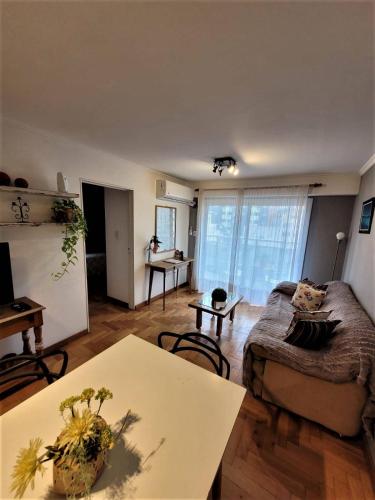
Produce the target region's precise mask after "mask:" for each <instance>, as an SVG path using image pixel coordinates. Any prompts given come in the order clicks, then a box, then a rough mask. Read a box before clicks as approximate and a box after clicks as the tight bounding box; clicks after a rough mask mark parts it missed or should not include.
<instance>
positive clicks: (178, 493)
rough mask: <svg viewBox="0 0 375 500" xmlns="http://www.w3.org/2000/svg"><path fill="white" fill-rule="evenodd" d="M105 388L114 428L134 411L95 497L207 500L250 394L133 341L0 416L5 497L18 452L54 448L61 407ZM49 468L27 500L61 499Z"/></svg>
mask: <svg viewBox="0 0 375 500" xmlns="http://www.w3.org/2000/svg"><path fill="white" fill-rule="evenodd" d="M102 386H105V387H107V388H108V389H110V390H111V391H112V392H113V399H112V400H109V401H105V403H104V404H103V409H102V411H101V414H102V416H103V417H104V418H105V419H106V421H107V422H108V423H109V424H111V425H115V424H116V423H118V422H120V421H121V419H122V418H123V417H124V416H125V415H126V413H127V412H128V410H130V411H131V416H132V418H131V420H132V422H133V423H132V424H131V425H130V427H128V428H127V430H126V432H125V434H124V440H123V441H121V442H119V443H118V444H117V445H116V446H115V447H114V448H113V449H112V450H111V451H110V454H109V460H108V462H109V463H108V465H107V466H106V468H105V469H104V472H103V474H102V476H101V477H100V479H99V480H98V482H97V483H96V484H95V486H94V487H93V490H92V497H93V498H103V499H105V498H111V499H113V498H143V499H146V498H154V499H155V498H159V499H167V498H170V499H172V498H173V499H182V498H184V499H203V498H207V496H208V495H209V492H210V489H211V486H212V484H213V482H214V479H215V476H216V475H217V472H218V470H220V466H221V460H222V457H223V453H224V450H225V447H226V445H227V442H228V440H229V437H230V434H231V431H232V428H233V425H234V422H235V420H236V417H237V414H238V412H239V409H240V407H241V404H242V401H243V398H244V395H245V389H244V388H243V387H241V386H239V385H236V384H234V383H232V382H230V381H227V380H225V379H223V378H221V377H219V376H217V375H215V374H214V373H211V372H209V371H207V370H205V369H203V368H201V367H199V366H196V365H195V364H193V363H191V362H189V361H186V360H184V359H182V358H179V357H178V356H176V355H174V354H171V353H169V352H167V351H165V350H163V349H161V348H159V347H156V346H155V345H153V344H151V343H149V342H147V341H145V340H142V339H139V338H138V337H136V336H134V335H129V336H128V337H126V338H125V339H123V340H121V341H120V342H118V343H116V344H114V345H113V346H112V347H110V348H109V349H106V350H105V351H103V352H102V353H100V354H98V355H97V356H95V357H94V358H92V359H91V360H90V361H88V362H86V363H84V364H83V365H81V366H80V367H78V368H76V369H75V370H73V371H72V372H70V373H68V374H67V375H65V376H64V377H63V378H61V379H60V380H57V381H56V382H55V383H53V384H52V385H50V386H48V387H46V388H44V389H43V390H41V391H40V392H38V393H37V394H35V395H34V396H32V397H30V398H29V399H27V400H26V401H24V402H23V403H21V404H19V405H18V406H16V407H15V408H14V409H12V410H10V411H8V412H7V413H5V414H4V415H3V416H2V417H0V432H1V435H0V438H1V441H0V445H1V464H0V465H1V478H0V481H1V485H0V492H1V498H2V499H7V498H12V494H11V492H10V483H11V472H12V468H13V465H14V463H15V460H16V456H17V454H18V452H19V450H20V448H22V447H27V446H28V443H29V440H30V439H31V438H36V437H40V438H42V440H43V443H44V445H50V444H53V443H54V442H55V439H56V437H57V435H58V434H59V433H60V431H61V429H62V427H63V426H64V422H63V420H62V418H61V416H60V412H59V410H58V407H59V403H60V402H61V401H62V400H64V399H65V398H67V397H69V396H71V395H75V394H80V393H81V391H82V390H83V389H84V388H87V387H93V388H94V389H99V388H100V387H102ZM46 465H47V471H46V472H45V474H44V475H43V477H42V476H40V475H39V476H37V477H36V481H35V488H34V490H32V489H31V488H30V487H29V488H28V489H27V491H26V493H25V495H24V497H25V498H55V497H54V495H53V494H52V491H51V485H52V462H51V461H50V462H46ZM216 477H217V476H216ZM60 498H61V497H60Z"/></svg>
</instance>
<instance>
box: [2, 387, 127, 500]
mask: <svg viewBox="0 0 375 500" xmlns="http://www.w3.org/2000/svg"><path fill="white" fill-rule="evenodd" d="M112 397H113V395H112V393H111V391H109V390H108V389H106V388H105V387H102V388H101V389H99V390H98V391H97V392H95V390H94V389H92V388H88V389H84V390H83V391H82V393H81V394H80V395H79V396H71V397H69V398H68V399H65V400H64V401H62V402H61V404H60V413H61V416H62V417H63V419H64V421H65V427H64V428H63V430H62V431H61V433H60V434H59V436H58V437H57V439H56V441H55V443H54V444H53V445H52V446H46V447H45V449H46V451H44V453H43V452H42V453H39V450H40V448H41V447H42V444H43V443H42V440H41V439H40V438H36V439H31V440H30V444H29V447H28V448H23V449H21V450H20V452H19V454H18V457H17V461H16V464H15V466H14V469H13V473H12V486H11V489H12V491H13V492H14V494H15V495H16V497H18V498H21V497H22V496H23V495H24V493H25V491H26V489H27V487H28V486H29V485H31V488H32V489H33V488H34V481H35V476H36V474H37V473H38V472H39V473H41V474H43V472H44V470H45V466H44V463H45V462H47V461H48V460H53V490H54V492H55V493H59V494H65V495H66V496H70V497H71V496H73V497H74V496H76V495H80V496H85V497H88V496H89V494H90V490H91V488H92V486H93V485H94V484H95V482H96V481H97V479H98V478H99V477H100V475H101V473H102V471H103V468H104V466H105V463H106V458H107V453H108V450H109V449H110V448H112V446H113V445H114V443H115V441H116V439H117V438H118V437H119V436H120V434H121V432H122V429H123V427H124V425H125V422H126V418H125V420H124V422H123V425H122V428H121V429H120V431H119V433H118V434H117V436H114V433H113V431H112V429H111V427H110V426H109V425H108V424H107V422H106V421H105V420H104V418H103V417H101V416H100V414H99V413H100V410H101V407H102V404H103V402H104V401H106V400H108V399H112ZM93 400H95V401H96V405H95V406H96V409H94V408H93V407H92V401H93ZM81 405H82V406H81ZM128 414H129V412H128Z"/></svg>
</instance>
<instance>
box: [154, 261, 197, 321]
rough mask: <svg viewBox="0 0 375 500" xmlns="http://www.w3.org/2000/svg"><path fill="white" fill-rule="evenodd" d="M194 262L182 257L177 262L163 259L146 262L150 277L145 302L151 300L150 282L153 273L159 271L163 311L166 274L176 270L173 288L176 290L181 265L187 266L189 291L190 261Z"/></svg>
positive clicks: (190, 277)
mask: <svg viewBox="0 0 375 500" xmlns="http://www.w3.org/2000/svg"><path fill="white" fill-rule="evenodd" d="M193 262H194V259H189V258H187V259H184V260H182V261H181V262H179V263H172V262H165V261H164V260H158V261H155V262H147V264H146V267H149V268H150V278H149V284H148V299H147V304H150V302H151V292H152V284H153V281H154V273H155V272H159V273H162V274H163V311H165V295H166V293H165V278H166V275H167V274H168V273H169V272H171V271H177V280H176V285H175V290H176V292H177V289H178V276H179V270H180V269H181V268H182V267H185V266H187V272H188V276H187V279H188V282H189V287H190V291H191V279H192V267H191V266H192V263H193Z"/></svg>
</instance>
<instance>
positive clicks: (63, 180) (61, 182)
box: [57, 172, 69, 193]
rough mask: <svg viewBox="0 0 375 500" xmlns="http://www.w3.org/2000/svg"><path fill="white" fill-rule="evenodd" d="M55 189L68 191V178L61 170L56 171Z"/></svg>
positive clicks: (61, 191)
mask: <svg viewBox="0 0 375 500" xmlns="http://www.w3.org/2000/svg"><path fill="white" fill-rule="evenodd" d="M57 191H59V192H60V193H67V192H68V191H69V184H68V178H67V177H66V175H64V174H63V173H62V172H57Z"/></svg>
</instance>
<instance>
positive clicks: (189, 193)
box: [156, 179, 194, 207]
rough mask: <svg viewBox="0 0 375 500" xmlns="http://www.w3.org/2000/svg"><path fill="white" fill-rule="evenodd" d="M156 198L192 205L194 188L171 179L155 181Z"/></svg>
mask: <svg viewBox="0 0 375 500" xmlns="http://www.w3.org/2000/svg"><path fill="white" fill-rule="evenodd" d="M156 198H158V199H159V200H168V201H173V202H175V203H184V204H185V205H189V206H191V207H192V206H194V190H193V189H191V188H189V187H187V186H182V185H181V184H176V183H175V182H171V181H165V180H161V179H158V180H157V181H156Z"/></svg>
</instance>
